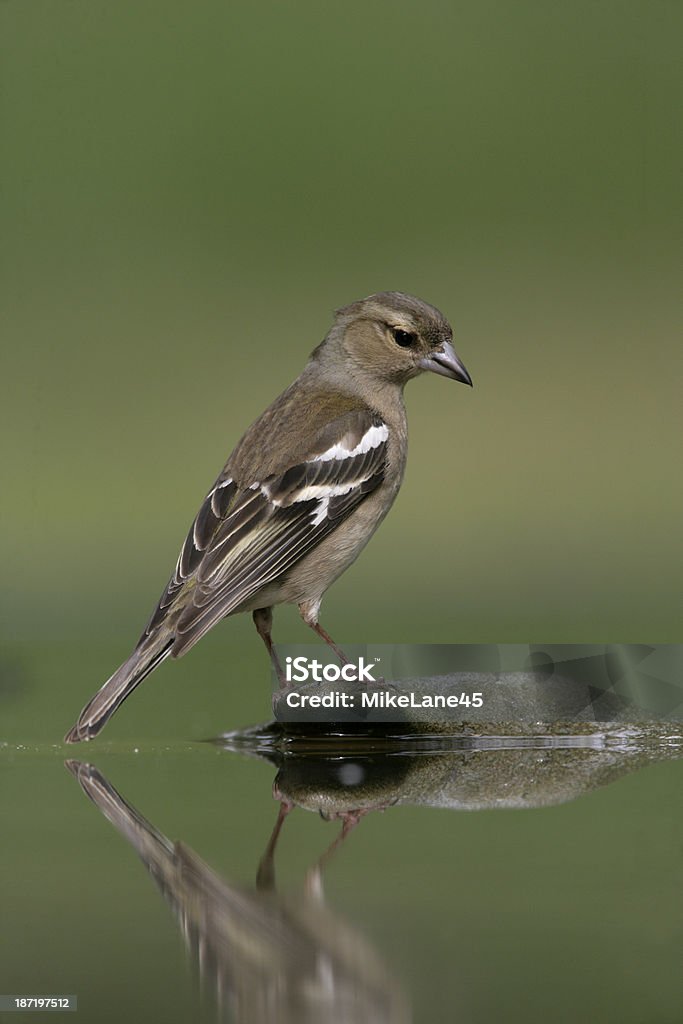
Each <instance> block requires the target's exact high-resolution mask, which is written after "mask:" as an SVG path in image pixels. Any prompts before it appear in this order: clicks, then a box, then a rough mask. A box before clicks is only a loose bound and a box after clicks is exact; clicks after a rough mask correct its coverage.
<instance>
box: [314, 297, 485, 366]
mask: <svg viewBox="0 0 683 1024" xmlns="http://www.w3.org/2000/svg"><path fill="white" fill-rule="evenodd" d="M323 345H324V346H327V345H330V346H333V347H334V348H339V349H341V352H342V354H343V357H344V361H345V363H347V365H348V364H350V365H351V366H352V367H354V368H357V369H358V370H359V371H360V370H363V371H366V372H369V373H370V375H371V376H372V377H374V378H375V379H376V380H378V381H379V382H382V381H388V382H391V383H394V384H400V385H403V384H405V383H406V381H408V380H410V379H411V378H412V377H417V375H418V374H420V373H422V372H423V371H425V370H431V371H432V372H433V373H439V374H441V375H442V376H444V377H450V378H451V380H459V381H462V382H463V384H469V385H470V386H472V379H471V377H470V375H469V373H468V372H467V370H466V369H465V367H464V365H463V363H462V362H461V361H460V359H459V358H458V356H457V355H456V353H455V350H454V348H453V331H452V330H451V325H450V324H449V323H448V320H446V318H445V316H444V315H443V313H440V312H439V310H438V309H436V308H435V307H434V306H430V305H429V303H427V302H423V301H422V300H421V299H417V298H415V297H414V296H413V295H405V294H404V293H403V292H378V293H377V294H376V295H369V296H368V297H367V298H366V299H360V300H359V301H358V302H352V303H351V305H349V306H344V307H343V308H342V309H339V310H337V314H336V319H335V323H334V326H333V328H332V330H331V331H330V333H329V335H328V337H327V339H326V341H325V342H324V343H323ZM321 348H322V346H321Z"/></svg>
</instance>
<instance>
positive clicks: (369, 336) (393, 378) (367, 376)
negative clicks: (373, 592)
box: [66, 292, 472, 743]
mask: <svg viewBox="0 0 683 1024" xmlns="http://www.w3.org/2000/svg"><path fill="white" fill-rule="evenodd" d="M451 337H452V333H451V328H450V326H449V324H448V321H447V320H446V319H445V318H444V317H443V315H442V314H441V313H440V312H439V311H438V310H437V309H435V308H434V307H433V306H430V305H428V304H427V303H425V302H422V301H421V300H420V299H416V298H413V297H412V296H409V295H404V294H403V293H401V292H382V293H379V294H377V295H371V296H369V297H368V298H367V299H361V300H360V301H359V302H354V303H352V305H350V306H346V307H345V308H343V309H341V310H339V311H338V312H337V315H336V318H335V322H334V324H333V326H332V328H331V330H330V332H329V333H328V335H327V337H326V338H325V340H324V341H323V342H322V343H321V344H320V345H319V346H318V347H317V348H316V349H315V351H314V352H313V353H312V355H311V358H310V360H309V362H308V364H307V365H306V367H305V368H304V370H303V372H302V373H301V375H300V376H299V377H298V378H297V380H295V381H294V383H293V384H292V385H291V386H290V387H289V388H287V390H286V391H284V392H283V393H282V394H281V395H280V396H279V398H277V399H276V400H275V401H274V402H273V404H272V405H271V406H270V407H269V408H268V409H266V411H265V412H264V413H263V414H262V415H261V416H260V417H259V418H258V419H257V420H256V421H255V422H254V423H253V424H252V425H251V427H249V429H248V430H247V432H246V434H245V435H244V437H243V438H242V440H241V441H240V442H239V444H238V445H237V447H236V448H235V450H234V451H233V453H232V455H231V456H230V458H229V459H228V461H227V463H226V465H225V467H224V469H223V471H222V472H221V474H220V475H219V477H218V479H217V480H216V482H215V483H214V485H213V487H212V488H211V490H210V491H209V493H208V495H207V496H206V498H205V499H204V502H203V503H202V506H201V508H200V509H199V512H198V513H197V516H196V518H195V521H194V523H193V524H192V527H191V529H190V531H189V533H188V535H187V538H186V540H185V543H184V545H183V548H182V550H181V553H180V556H179V558H178V562H177V564H176V569H175V572H174V574H173V576H172V577H171V579H170V581H169V583H168V585H167V586H166V589H165V590H164V593H163V594H162V596H161V599H160V601H159V603H158V605H157V607H156V609H155V611H154V613H153V615H152V617H151V618H150V620H149V622H148V624H147V626H146V628H145V630H144V632H143V634H142V636H141V637H140V639H139V641H138V643H137V646H136V648H135V650H134V651H133V653H132V655H131V656H130V658H129V659H128V660H127V661H126V662H125V663H124V664H123V665H122V666H121V667H120V668H119V669H118V670H117V672H115V673H114V675H113V676H111V678H110V679H108V680H107V682H106V683H105V684H104V686H103V687H102V688H101V689H100V690H99V691H98V692H97V693H96V694H95V696H94V697H93V698H92V700H91V701H90V702H89V703H88V704H87V705H86V707H85V708H84V709H83V711H82V712H81V714H80V716H79V719H78V721H77V723H76V725H75V726H74V727H73V729H71V731H70V732H69V733H68V734H67V736H66V741H67V742H69V743H75V742H78V741H79V740H87V739H91V738H92V737H93V736H95V735H97V733H98V732H99V731H100V729H102V727H103V726H104V725H105V723H106V722H107V720H108V719H109V718H110V717H111V715H112V714H113V713H114V711H115V710H116V708H117V707H119V705H120V704H121V703H122V702H123V701H124V700H125V698H126V697H127V696H128V694H129V693H131V692H132V690H133V689H134V688H135V687H136V686H138V685H139V683H141V682H142V680H143V679H144V678H145V677H146V676H147V675H149V673H150V672H151V671H153V669H155V668H156V667H157V665H158V664H160V662H161V661H163V660H164V659H165V658H166V657H168V655H171V656H172V657H179V656H180V655H182V654H184V653H185V652H186V651H188V650H189V649H190V648H191V647H193V646H194V644H195V643H197V641H198V640H199V639H201V637H202V636H204V634H205V633H206V632H207V631H208V630H209V629H211V627H212V626H214V625H215V623H216V622H218V621H219V619H222V618H224V617H225V616H227V615H234V614H236V613H237V612H244V611H251V612H253V615H254V621H255V623H256V627H257V629H258V632H259V634H260V635H261V637H262V638H263V640H264V642H265V644H266V646H267V648H268V651H269V654H270V655H271V658H272V659H273V662H274V664H275V667H276V670H277V671H278V674H279V675H280V676H281V670H280V666H279V662H278V660H277V656H276V654H275V651H274V648H273V646H272V642H271V637H270V628H271V621H272V607H273V605H276V604H282V603H293V604H298V606H299V609H300V611H301V615H302V617H303V618H304V621H305V622H307V623H308V624H309V625H310V626H311V627H312V628H313V629H315V630H316V632H317V633H318V634H319V635H320V636H322V637H323V639H325V640H326V642H328V643H330V644H331V646H332V647H333V648H334V650H335V651H336V652H337V654H338V655H339V656H340V657H343V654H342V652H341V651H340V650H339V648H337V647H336V645H335V644H334V642H333V641H332V640H331V638H330V637H329V636H328V634H327V633H325V631H324V630H323V629H322V627H321V626H320V625H319V624H318V610H319V607H320V602H321V600H322V597H323V594H324V593H325V591H326V590H327V589H328V587H329V586H330V584H332V583H333V582H334V580H335V579H337V577H338V576H339V575H341V573H342V572H343V571H344V570H345V569H346V568H348V566H349V565H350V564H351V563H352V562H353V561H354V559H355V558H356V556H357V555H358V553H359V552H360V551H361V549H362V548H363V547H364V546H365V544H366V543H367V542H368V540H369V539H370V537H371V536H372V534H373V533H374V531H375V530H376V529H377V527H378V526H379V524H380V522H381V521H382V519H383V518H384V516H385V515H386V513H387V512H388V510H389V508H390V507H391V504H392V502H393V500H394V498H395V497H396V494H397V492H398V489H399V487H400V485H401V480H402V478H403V472H404V468H405V459H406V450H407V424H406V414H405V406H404V403H403V388H404V386H405V384H406V382H407V381H408V380H410V379H411V378H412V377H415V376H417V375H418V374H419V373H421V372H423V371H424V370H431V371H434V372H436V373H439V374H441V375H443V376H447V377H450V378H451V379H454V380H460V381H463V382H464V383H467V384H471V383H472V382H471V380H470V377H469V374H468V373H467V371H466V370H465V368H464V366H463V365H462V363H461V362H460V360H459V359H458V357H457V356H456V354H455V352H454V351H453V347H452V343H451Z"/></svg>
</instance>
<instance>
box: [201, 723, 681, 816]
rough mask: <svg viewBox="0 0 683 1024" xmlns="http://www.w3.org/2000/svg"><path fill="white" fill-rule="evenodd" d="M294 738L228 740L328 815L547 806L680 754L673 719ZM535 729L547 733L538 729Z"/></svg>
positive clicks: (267, 735) (279, 784)
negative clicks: (551, 731)
mask: <svg viewBox="0 0 683 1024" xmlns="http://www.w3.org/2000/svg"><path fill="white" fill-rule="evenodd" d="M482 731H487V732H488V733H489V734H488V735H484V736H482V737H479V738H478V737H474V736H469V737H463V736H460V737H444V738H442V740H440V741H425V740H420V739H417V738H412V739H400V738H397V737H393V738H392V737H391V736H390V735H387V737H386V738H385V739H382V738H381V737H380V736H379V735H378V733H377V732H375V733H374V734H373V735H372V736H366V737H361V736H358V735H352V736H349V737H341V736H339V735H337V736H335V737H331V736H322V735H320V736H318V737H315V736H311V735H310V734H309V735H308V736H307V737H304V736H294V737H293V736H292V735H291V734H290V732H289V731H288V730H287V731H286V730H285V729H284V728H283V727H282V726H281V725H279V724H278V723H272V724H271V725H269V726H265V727H264V728H263V729H262V730H260V731H258V730H254V731H252V732H251V733H247V734H243V735H242V736H241V737H240V736H239V735H238V734H235V735H233V736H230V737H225V738H224V739H223V740H222V741H218V742H221V743H222V745H223V746H226V747H227V748H228V749H236V750H237V749H238V750H240V751H241V752H244V753H248V752H251V753H254V754H257V755H258V756H260V757H264V758H266V759H267V760H269V761H270V762H271V763H273V764H274V765H275V766H276V767H277V768H278V775H277V778H276V782H275V789H276V792H277V793H278V794H279V795H280V796H281V797H282V798H283V799H285V800H289V801H291V802H292V803H295V804H297V805H298V806H301V807H305V808H307V809H309V810H313V811H320V812H321V813H323V814H324V815H325V816H326V817H330V816H337V815H341V814H344V813H347V812H348V811H350V810H370V809H372V808H380V807H386V806H389V805H391V804H397V803H401V804H427V805H429V806H432V807H445V808H449V809H451V810H480V809H493V808H506V807H508V808H515V807H516V808H528V807H542V806H544V805H548V804H559V803H564V802H566V801H568V800H573V799H576V798H577V797H579V796H581V795H582V794H584V793H588V792H590V791H591V790H593V789H596V788H598V787H599V786H605V785H608V784H609V783H611V782H614V781H616V780H617V779H619V778H621V777H622V776H624V775H627V774H629V773H630V772H633V771H637V770H638V769H640V768H643V767H645V766H647V765H649V764H654V763H656V762H658V761H666V760H672V759H675V758H679V757H681V756H683V737H682V736H681V731H680V729H679V728H677V727H676V726H675V725H643V726H621V727H619V726H604V725H603V726H600V727H598V726H597V725H596V724H595V723H593V725H592V726H590V728H589V727H588V726H587V725H584V727H583V734H582V735H567V736H559V735H542V734H541V735H539V734H533V733H532V734H529V735H527V736H501V737H498V738H496V737H495V736H493V735H492V734H491V733H492V729H491V730H482ZM538 731H539V733H540V732H541V730H540V729H539V730H538Z"/></svg>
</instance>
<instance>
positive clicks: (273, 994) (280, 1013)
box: [66, 761, 410, 1024]
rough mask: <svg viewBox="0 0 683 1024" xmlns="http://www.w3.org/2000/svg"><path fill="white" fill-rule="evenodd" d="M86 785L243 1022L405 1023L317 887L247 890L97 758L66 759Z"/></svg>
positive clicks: (392, 987)
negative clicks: (170, 829) (129, 795)
mask: <svg viewBox="0 0 683 1024" xmlns="http://www.w3.org/2000/svg"><path fill="white" fill-rule="evenodd" d="M66 763H67V767H68V768H69V770H70V771H71V772H72V773H73V774H74V775H75V777H76V778H77V779H78V781H79V783H80V784H81V787H82V788H83V790H84V792H85V793H86V794H87V795H88V796H89V797H90V799H91V800H92V801H93V802H94V803H95V804H96V806H97V807H98V808H99V810H100V811H101V812H102V813H103V814H104V816H105V817H106V818H107V819H108V820H109V821H110V822H111V823H112V824H113V825H114V826H115V828H117V829H118V831H119V832H120V833H121V834H122V835H123V836H125V838H126V839H127V840H128V841H129V842H130V843H131V845H132V846H133V847H134V848H135V849H136V851H137V853H138V854H139V856H140V857H141V858H142V860H143V862H144V864H145V865H146V867H147V868H148V870H149V872H150V874H151V875H152V877H153V878H154V881H155V882H156V883H157V885H158V886H159V888H160V889H161V892H162V893H163V895H164V897H165V899H166V900H167V902H168V903H169V904H170V905H171V907H172V908H173V910H174V912H175V914H176V916H177V917H178V920H179V922H180V925H181V928H182V931H183V935H184V937H185V941H186V943H187V946H188V949H189V950H190V952H191V953H192V956H193V958H194V959H195V961H196V962H197V963H198V965H199V968H200V972H201V975H202V981H203V983H204V984H205V985H207V984H208V986H211V987H213V988H214V989H215V992H216V995H217V1003H218V1006H219V1008H220V1009H221V1010H222V1011H226V1012H229V1016H230V1020H231V1021H235V1022H245V1024H260V1022H263V1024H266V1022H268V1024H271V1022H272V1024H289V1022H292V1024H307V1022H310V1024H319V1022H320V1021H326V1022H329V1024H336V1022H339V1024H341V1022H347V1021H353V1022H354V1024H384V1022H386V1024H403V1022H407V1021H408V1020H409V1018H410V1014H409V1011H408V1008H407V1004H406V1002H405V999H404V997H403V995H402V993H401V990H400V988H399V986H398V983H397V981H396V979H394V978H392V977H391V976H390V975H389V974H388V973H387V971H386V968H385V967H384V966H383V964H382V963H381V962H380V960H379V958H378V956H377V954H376V953H375V951H374V950H373V949H372V947H370V946H369V945H368V943H367V942H366V941H365V940H364V939H363V938H362V936H360V935H359V934H358V933H357V932H356V931H355V930H354V929H352V928H351V927H350V926H349V925H347V924H345V923H344V922H343V921H341V920H340V919H339V918H338V917H337V916H336V915H335V914H333V913H332V912H331V911H330V910H329V909H328V908H326V907H325V906H324V904H323V903H322V902H321V900H320V899H319V898H316V897H315V896H314V895H313V894H311V893H305V894H304V895H303V896H302V895H298V897H297V898H296V899H293V900H288V899H286V898H284V897H280V896H279V895H277V894H276V893H275V892H274V891H272V890H269V891H258V890H257V889H253V890H252V889H243V888H237V887H235V886H232V885H230V884H229V883H228V882H227V881H225V880H224V879H222V878H221V877H220V876H219V875H217V874H216V873H215V872H214V871H213V870H212V869H211V868H210V867H209V866H208V865H207V864H205V863H204V861H202V860H201V859H200V858H199V857H198V856H197V854H195V853H194V852H193V851H192V850H191V849H190V848H189V847H187V846H185V845H184V844H183V843H181V842H176V843H173V842H171V841H170V840H169V839H167V838H166V836H164V835H162V833H161V832H159V831H158V830H157V829H156V828H154V826H153V825H151V824H150V823H149V822H148V821H146V820H145V818H143V817H142V815H140V814H139V813H138V811H137V810H136V809H135V808H134V807H132V806H131V805H130V804H128V803H127V802H126V801H125V800H124V799H123V798H122V797H121V796H120V794H119V793H117V791H116V790H115V789H114V788H113V786H111V785H110V784H109V783H108V782H107V780H106V779H105V778H104V777H103V776H102V775H101V774H100V772H99V771H98V770H97V769H96V768H94V767H93V766H92V765H88V764H82V763H80V762H78V761H67V762H66Z"/></svg>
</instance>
